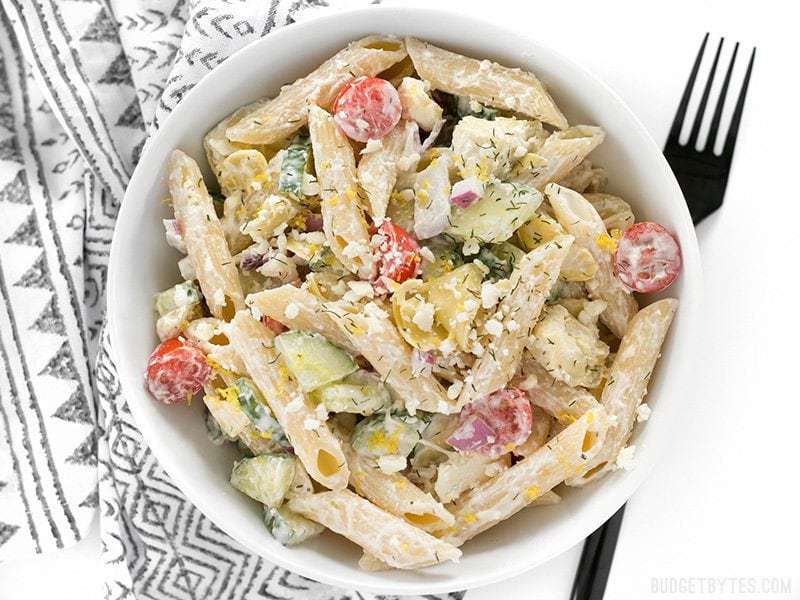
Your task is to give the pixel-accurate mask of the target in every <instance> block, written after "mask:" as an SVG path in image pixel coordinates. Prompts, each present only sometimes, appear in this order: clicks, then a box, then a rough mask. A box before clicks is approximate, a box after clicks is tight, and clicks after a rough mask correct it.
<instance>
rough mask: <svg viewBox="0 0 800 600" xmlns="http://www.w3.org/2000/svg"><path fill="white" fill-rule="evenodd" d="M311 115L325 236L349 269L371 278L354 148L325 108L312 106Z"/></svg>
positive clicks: (310, 120) (371, 272)
mask: <svg viewBox="0 0 800 600" xmlns="http://www.w3.org/2000/svg"><path fill="white" fill-rule="evenodd" d="M308 114H309V117H308V119H309V120H308V129H309V132H310V133H311V145H312V147H313V149H314V165H315V166H316V170H317V178H318V180H319V185H320V196H321V198H322V226H323V229H324V231H325V238H326V239H327V240H328V245H329V246H330V248H331V250H332V251H333V253H334V255H335V256H336V258H338V259H339V261H340V262H341V263H342V264H343V265H344V266H345V267H347V269H349V270H350V271H351V272H353V273H357V274H358V275H359V276H360V277H361V278H362V279H370V278H371V277H372V274H373V272H374V268H375V265H374V259H373V256H372V248H371V246H370V240H371V236H370V234H369V228H368V226H367V222H366V220H365V219H364V213H363V211H362V210H361V206H360V204H359V197H358V182H357V179H356V163H355V158H354V156H353V148H352V147H351V146H350V143H349V142H348V141H347V139H346V138H345V137H344V135H343V134H342V132H341V131H339V129H338V128H337V127H336V124H335V123H334V122H333V117H332V116H331V115H330V114H328V113H327V112H326V111H325V110H323V109H321V108H320V107H318V106H311V107H310V108H309V110H308Z"/></svg>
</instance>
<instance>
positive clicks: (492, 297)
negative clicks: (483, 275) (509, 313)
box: [481, 281, 500, 308]
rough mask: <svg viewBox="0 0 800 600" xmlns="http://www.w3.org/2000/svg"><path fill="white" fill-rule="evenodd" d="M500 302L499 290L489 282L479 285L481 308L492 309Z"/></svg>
mask: <svg viewBox="0 0 800 600" xmlns="http://www.w3.org/2000/svg"><path fill="white" fill-rule="evenodd" d="M498 300H500V290H499V289H498V287H497V286H496V285H495V284H493V283H492V282H491V281H484V282H483V285H481V305H482V306H483V308H492V307H493V306H494V305H495V304H497V301H498Z"/></svg>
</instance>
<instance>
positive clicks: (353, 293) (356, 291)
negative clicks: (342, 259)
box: [344, 281, 375, 302]
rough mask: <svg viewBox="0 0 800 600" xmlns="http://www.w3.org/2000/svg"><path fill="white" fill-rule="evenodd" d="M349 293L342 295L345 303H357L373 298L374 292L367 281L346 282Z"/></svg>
mask: <svg viewBox="0 0 800 600" xmlns="http://www.w3.org/2000/svg"><path fill="white" fill-rule="evenodd" d="M347 287H349V288H350V291H349V292H347V293H346V294H345V295H344V300H345V301H346V302H358V301H359V300H362V299H363V298H374V297H375V290H374V288H373V287H372V284H371V283H370V282H369V281H348V282H347Z"/></svg>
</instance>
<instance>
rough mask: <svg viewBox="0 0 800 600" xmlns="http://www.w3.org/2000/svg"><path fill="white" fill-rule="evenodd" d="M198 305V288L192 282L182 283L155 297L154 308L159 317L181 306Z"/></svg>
mask: <svg viewBox="0 0 800 600" xmlns="http://www.w3.org/2000/svg"><path fill="white" fill-rule="evenodd" d="M199 303H200V288H198V287H197V283H195V282H194V281H184V282H182V283H179V284H177V285H175V286H173V287H171V288H169V289H168V290H164V291H163V292H161V293H160V294H157V295H156V300H155V306H156V311H157V312H158V315H159V316H160V317H163V316H164V315H166V314H167V313H169V312H172V311H173V310H175V309H176V308H180V307H182V306H190V305H192V304H199Z"/></svg>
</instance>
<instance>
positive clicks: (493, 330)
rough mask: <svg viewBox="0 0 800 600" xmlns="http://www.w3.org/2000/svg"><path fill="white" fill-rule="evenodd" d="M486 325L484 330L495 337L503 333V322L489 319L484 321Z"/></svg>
mask: <svg viewBox="0 0 800 600" xmlns="http://www.w3.org/2000/svg"><path fill="white" fill-rule="evenodd" d="M484 327H486V331H487V332H488V333H489V334H490V335H493V336H495V337H498V336H500V335H502V334H503V324H502V323H501V322H500V321H498V320H497V319H489V320H488V321H486V324H485V325H484Z"/></svg>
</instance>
